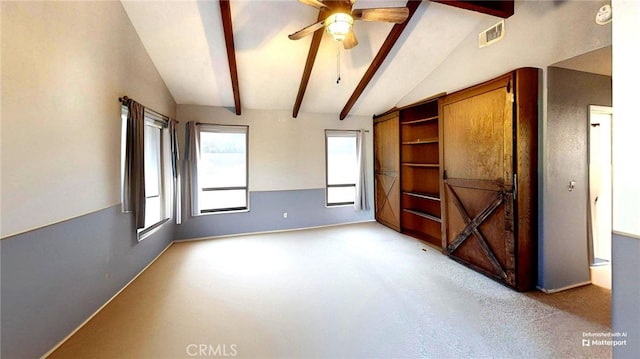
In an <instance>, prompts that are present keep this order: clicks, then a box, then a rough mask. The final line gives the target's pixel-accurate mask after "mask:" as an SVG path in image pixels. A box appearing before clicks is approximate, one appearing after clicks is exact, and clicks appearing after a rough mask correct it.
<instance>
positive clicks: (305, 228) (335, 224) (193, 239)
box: [174, 219, 376, 243]
mask: <svg viewBox="0 0 640 359" xmlns="http://www.w3.org/2000/svg"><path fill="white" fill-rule="evenodd" d="M368 222H376V220H375V219H367V220H364V221H356V222H347V223H334V224H324V225H321V226H311V227H302V228H288V229H275V230H272V231H258V232H245V233H233V234H221V235H219V236H209V237H197V238H186V239H176V240H174V242H177V243H179V242H192V241H204V240H207V239H219V238H229V237H240V236H251V235H254V234H269V233H283V232H296V231H304V230H307V229H317V228H326V227H338V226H346V225H350V224H358V223H368Z"/></svg>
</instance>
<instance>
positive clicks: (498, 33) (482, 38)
mask: <svg viewBox="0 0 640 359" xmlns="http://www.w3.org/2000/svg"><path fill="white" fill-rule="evenodd" d="M503 37H504V20H501V21H500V22H499V23H497V24H495V25H493V26H491V27H490V28H488V29H486V30H484V31H483V32H481V33H480V34H479V35H478V45H479V46H480V47H485V46H489V45H491V44H493V43H494V42H498V41H500V40H501V39H502V38H503Z"/></svg>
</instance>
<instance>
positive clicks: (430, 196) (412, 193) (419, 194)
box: [402, 192, 440, 202]
mask: <svg viewBox="0 0 640 359" xmlns="http://www.w3.org/2000/svg"><path fill="white" fill-rule="evenodd" d="M402 193H403V194H406V195H407V196H411V197H418V198H422V199H428V200H432V201H438V202H440V197H437V196H434V195H430V194H426V193H418V192H402Z"/></svg>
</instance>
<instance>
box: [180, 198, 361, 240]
mask: <svg viewBox="0 0 640 359" xmlns="http://www.w3.org/2000/svg"><path fill="white" fill-rule="evenodd" d="M369 205H370V206H371V207H372V206H373V199H372V198H370V199H369ZM188 208H189V207H185V209H184V210H183V213H184V216H183V217H184V218H183V221H182V224H180V225H178V226H176V239H190V238H202V237H211V236H221V235H229V234H239V233H252V232H263V231H275V230H286V229H294V228H305V227H315V226H323V225H331V224H339V223H350V222H361V221H367V220H373V219H374V214H373V210H369V211H359V212H358V211H355V210H354V208H353V206H341V207H329V208H328V207H326V206H325V190H324V188H319V189H304V190H289V191H260V192H250V193H249V208H250V210H249V211H248V212H240V213H224V214H223V213H219V214H209V215H203V216H196V217H191V216H190V215H189V210H188ZM283 212H287V214H288V216H287V218H283V216H282V214H283Z"/></svg>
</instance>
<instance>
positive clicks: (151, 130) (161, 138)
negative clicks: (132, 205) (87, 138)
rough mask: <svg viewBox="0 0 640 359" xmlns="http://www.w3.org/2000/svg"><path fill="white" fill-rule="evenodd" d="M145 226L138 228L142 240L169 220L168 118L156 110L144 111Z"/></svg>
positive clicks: (124, 117) (124, 114)
mask: <svg viewBox="0 0 640 359" xmlns="http://www.w3.org/2000/svg"><path fill="white" fill-rule="evenodd" d="M127 115H128V109H127V107H126V106H122V129H123V130H122V162H121V165H122V188H123V190H122V196H123V210H124V172H125V170H124V167H125V156H126V138H127V133H126V132H127ZM144 120H145V126H144V192H145V200H144V211H145V216H144V228H139V229H138V240H142V239H144V238H145V237H146V236H147V235H148V234H150V233H151V232H153V231H154V230H155V229H156V228H158V227H159V226H160V225H162V224H163V223H165V222H167V221H168V219H169V212H170V211H169V210H168V208H167V206H168V205H169V203H168V201H167V197H168V196H167V193H169V192H170V190H169V189H168V188H167V187H166V185H167V181H166V180H165V178H166V173H167V172H166V171H168V168H169V166H168V165H167V164H166V162H167V159H168V158H169V153H168V152H169V148H168V145H169V144H168V142H169V141H168V136H169V134H168V121H167V119H166V118H165V117H164V116H162V115H159V114H156V113H154V112H153V111H149V110H146V109H145V111H144Z"/></svg>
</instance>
